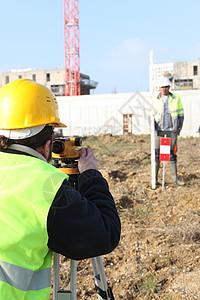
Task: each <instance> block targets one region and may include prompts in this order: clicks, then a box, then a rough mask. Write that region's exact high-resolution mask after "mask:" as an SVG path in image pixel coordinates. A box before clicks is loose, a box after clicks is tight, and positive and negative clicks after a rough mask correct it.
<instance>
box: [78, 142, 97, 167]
mask: <svg viewBox="0 0 200 300" xmlns="http://www.w3.org/2000/svg"><path fill="white" fill-rule="evenodd" d="M78 169H79V172H80V173H83V172H84V171H86V170H89V169H94V170H98V160H97V159H96V157H95V156H94V153H93V151H92V149H91V148H87V147H85V148H82V149H80V158H79V160H78Z"/></svg>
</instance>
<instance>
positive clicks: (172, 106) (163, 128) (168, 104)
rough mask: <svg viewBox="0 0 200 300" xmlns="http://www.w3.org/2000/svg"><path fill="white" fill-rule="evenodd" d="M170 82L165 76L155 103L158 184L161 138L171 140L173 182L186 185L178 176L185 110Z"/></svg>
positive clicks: (170, 164)
mask: <svg viewBox="0 0 200 300" xmlns="http://www.w3.org/2000/svg"><path fill="white" fill-rule="evenodd" d="M170 85H171V82H170V80H169V79H168V78H167V77H165V76H163V77H162V78H161V81H160V83H159V87H160V93H159V95H158V96H157V98H156V99H154V101H153V107H154V112H155V114H154V122H155V160H156V184H157V183H158V171H159V166H160V160H159V159H160V137H164V136H165V135H166V137H169V138H171V145H170V149H171V152H170V161H169V169H170V175H171V178H172V180H173V182H175V183H177V184H179V185H184V184H185V183H184V182H183V181H181V180H180V179H179V178H178V176H177V154H176V153H177V137H178V135H179V134H180V132H181V129H182V126H183V120H184V110H183V105H182V102H181V99H180V97H179V96H178V95H176V94H172V93H171V92H170V91H169V89H170Z"/></svg>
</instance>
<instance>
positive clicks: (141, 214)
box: [134, 209, 149, 220]
mask: <svg viewBox="0 0 200 300" xmlns="http://www.w3.org/2000/svg"><path fill="white" fill-rule="evenodd" d="M148 215H149V211H148V210H142V209H135V210H134V218H136V219H139V220H142V219H146V218H147V217H148Z"/></svg>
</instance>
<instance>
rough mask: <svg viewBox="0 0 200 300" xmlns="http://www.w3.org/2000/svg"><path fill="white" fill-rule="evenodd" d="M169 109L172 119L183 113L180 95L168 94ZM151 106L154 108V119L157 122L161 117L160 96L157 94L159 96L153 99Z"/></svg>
mask: <svg viewBox="0 0 200 300" xmlns="http://www.w3.org/2000/svg"><path fill="white" fill-rule="evenodd" d="M168 103H169V109H170V113H171V117H172V121H174V120H175V119H177V118H178V117H179V116H183V115H184V110H183V105H182V101H181V99H180V97H179V96H178V95H176V94H170V95H169V101H168ZM153 107H154V110H155V114H154V117H155V120H156V121H157V122H161V120H162V119H163V107H164V103H163V101H162V97H161V95H160V94H159V96H158V97H157V98H156V99H155V100H154V101H153Z"/></svg>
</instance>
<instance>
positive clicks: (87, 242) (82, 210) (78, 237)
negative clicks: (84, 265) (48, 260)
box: [47, 170, 121, 260]
mask: <svg viewBox="0 0 200 300" xmlns="http://www.w3.org/2000/svg"><path fill="white" fill-rule="evenodd" d="M47 230H48V235H49V240H48V246H49V248H50V249H51V250H53V251H55V252H57V253H60V254H62V255H64V256H66V257H68V258H71V259H75V260H80V259H85V258H90V257H96V256H99V255H103V254H107V253H110V252H111V251H112V250H113V249H114V248H115V247H116V246H117V245H118V243H119V239H120V232H121V224H120V219H119V216H118V213H117V209H116V206H115V203H114V200H113V197H112V195H111V193H110V192H109V188H108V184H107V182H106V180H105V179H104V178H103V177H102V175H101V173H100V172H99V171H96V170H87V171H85V172H83V173H82V174H80V175H79V177H78V188H77V190H75V189H74V188H73V187H72V186H71V185H70V184H69V182H68V181H67V180H64V182H63V184H62V186H61V187H60V189H59V190H58V192H57V194H56V197H55V199H54V201H53V203H52V205H51V208H50V210H49V214H48V218H47Z"/></svg>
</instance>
